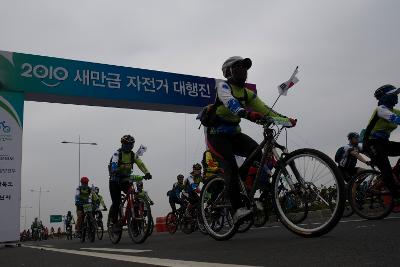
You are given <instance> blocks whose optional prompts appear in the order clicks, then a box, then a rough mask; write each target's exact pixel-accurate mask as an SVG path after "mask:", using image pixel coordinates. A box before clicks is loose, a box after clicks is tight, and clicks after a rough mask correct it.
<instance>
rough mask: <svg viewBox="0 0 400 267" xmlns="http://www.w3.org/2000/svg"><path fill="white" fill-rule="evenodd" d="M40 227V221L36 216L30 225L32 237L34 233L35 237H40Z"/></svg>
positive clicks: (41, 226)
mask: <svg viewBox="0 0 400 267" xmlns="http://www.w3.org/2000/svg"><path fill="white" fill-rule="evenodd" d="M42 228H43V225H42V222H41V221H40V220H38V218H35V220H34V221H33V222H32V225H31V230H32V237H33V236H34V234H35V233H36V234H37V237H39V238H40V233H41V232H42Z"/></svg>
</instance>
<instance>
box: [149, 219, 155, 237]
mask: <svg viewBox="0 0 400 267" xmlns="http://www.w3.org/2000/svg"><path fill="white" fill-rule="evenodd" d="M153 231H154V220H153V217H151V218H150V225H149V236H151V235H152V234H153Z"/></svg>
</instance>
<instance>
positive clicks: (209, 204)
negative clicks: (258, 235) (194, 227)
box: [200, 177, 238, 241]
mask: <svg viewBox="0 0 400 267" xmlns="http://www.w3.org/2000/svg"><path fill="white" fill-rule="evenodd" d="M224 188H225V182H224V179H223V178H221V177H215V178H210V179H208V180H207V182H206V184H205V185H204V187H203V189H202V190H201V195H200V205H201V206H200V212H201V216H202V219H203V223H204V226H205V228H206V229H207V232H208V234H209V235H210V236H211V237H212V238H214V239H215V240H218V241H223V240H228V239H230V238H232V237H233V236H234V235H235V233H236V232H237V229H238V226H237V224H234V223H233V209H232V206H231V205H230V203H226V201H225V199H224Z"/></svg>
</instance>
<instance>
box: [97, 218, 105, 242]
mask: <svg viewBox="0 0 400 267" xmlns="http://www.w3.org/2000/svg"><path fill="white" fill-rule="evenodd" d="M96 235H97V238H98V239H99V240H102V239H103V235H104V226H103V221H100V220H99V221H97V231H96Z"/></svg>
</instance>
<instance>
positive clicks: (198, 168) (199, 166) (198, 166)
mask: <svg viewBox="0 0 400 267" xmlns="http://www.w3.org/2000/svg"><path fill="white" fill-rule="evenodd" d="M193 170H201V165H200V164H199V163H196V164H194V165H193Z"/></svg>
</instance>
